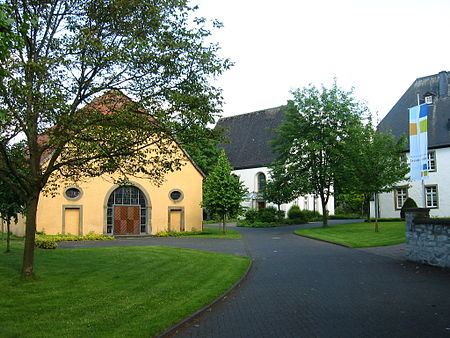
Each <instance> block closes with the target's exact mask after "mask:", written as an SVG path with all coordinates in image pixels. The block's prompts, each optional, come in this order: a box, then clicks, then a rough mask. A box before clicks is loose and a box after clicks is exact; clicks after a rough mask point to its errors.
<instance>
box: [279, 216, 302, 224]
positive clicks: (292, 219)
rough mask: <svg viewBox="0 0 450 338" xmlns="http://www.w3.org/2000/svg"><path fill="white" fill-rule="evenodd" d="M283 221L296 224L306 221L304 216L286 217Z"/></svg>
mask: <svg viewBox="0 0 450 338" xmlns="http://www.w3.org/2000/svg"><path fill="white" fill-rule="evenodd" d="M283 223H285V224H288V225H296V224H306V223H308V221H307V219H306V218H305V217H303V218H288V219H285V220H284V221H283Z"/></svg>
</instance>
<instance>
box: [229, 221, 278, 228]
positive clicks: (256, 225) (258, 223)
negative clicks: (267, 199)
mask: <svg viewBox="0 0 450 338" xmlns="http://www.w3.org/2000/svg"><path fill="white" fill-rule="evenodd" d="M278 225H280V224H279V223H275V222H262V221H258V220H256V221H254V222H250V221H248V220H246V219H245V220H239V221H238V222H237V226H238V227H245V228H273V227H276V226H278Z"/></svg>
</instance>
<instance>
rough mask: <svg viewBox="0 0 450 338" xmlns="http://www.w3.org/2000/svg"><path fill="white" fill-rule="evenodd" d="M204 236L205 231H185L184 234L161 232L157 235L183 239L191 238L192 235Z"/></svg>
mask: <svg viewBox="0 0 450 338" xmlns="http://www.w3.org/2000/svg"><path fill="white" fill-rule="evenodd" d="M201 234H203V231H201V230H198V231H184V232H177V231H161V232H158V233H157V234H155V236H156V237H183V236H190V235H201Z"/></svg>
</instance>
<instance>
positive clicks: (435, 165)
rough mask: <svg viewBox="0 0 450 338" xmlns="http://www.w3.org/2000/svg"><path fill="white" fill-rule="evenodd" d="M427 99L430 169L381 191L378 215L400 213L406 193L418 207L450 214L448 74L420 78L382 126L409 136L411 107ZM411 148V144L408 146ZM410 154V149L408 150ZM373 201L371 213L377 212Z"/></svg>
mask: <svg viewBox="0 0 450 338" xmlns="http://www.w3.org/2000/svg"><path fill="white" fill-rule="evenodd" d="M418 96H419V101H420V103H428V105H429V106H428V169H429V170H428V171H429V174H428V175H429V177H428V178H427V179H425V180H423V181H404V182H400V183H399V184H398V187H397V188H396V189H395V190H394V191H393V192H390V193H384V194H380V195H379V197H378V200H379V217H381V218H388V217H389V218H390V217H400V209H401V207H402V206H403V203H404V201H405V200H406V198H407V197H411V198H412V199H414V201H415V202H416V203H417V205H418V206H419V207H426V208H430V209H431V210H430V216H432V217H433V216H434V217H450V96H449V74H448V72H446V71H443V72H440V73H439V74H435V75H431V76H426V77H422V78H418V79H417V80H416V81H414V83H413V84H412V85H411V86H410V87H409V88H408V90H407V91H406V92H405V93H404V94H403V96H402V97H401V98H400V99H399V101H398V102H397V103H396V104H395V105H394V107H393V108H392V109H391V110H390V112H389V113H388V114H387V115H386V117H385V118H384V119H383V120H382V121H381V122H380V124H379V127H378V128H379V130H380V131H382V132H383V131H384V132H391V133H392V134H393V135H395V136H397V137H399V136H400V135H405V136H406V137H408V138H409V120H408V119H409V114H408V108H410V107H413V106H416V105H417V97H418ZM408 149H409V147H408ZM406 155H407V157H408V156H409V153H408V152H407V153H406ZM374 212H375V208H374V203H373V202H372V203H371V214H372V216H374V215H375V213H374Z"/></svg>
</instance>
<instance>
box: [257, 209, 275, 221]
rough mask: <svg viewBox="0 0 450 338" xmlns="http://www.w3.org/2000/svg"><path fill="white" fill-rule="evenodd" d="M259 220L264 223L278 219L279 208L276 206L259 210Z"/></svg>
mask: <svg viewBox="0 0 450 338" xmlns="http://www.w3.org/2000/svg"><path fill="white" fill-rule="evenodd" d="M257 220H258V221H261V222H263V223H273V222H276V221H277V209H275V208H274V207H267V208H262V209H259V210H258V217H257Z"/></svg>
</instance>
